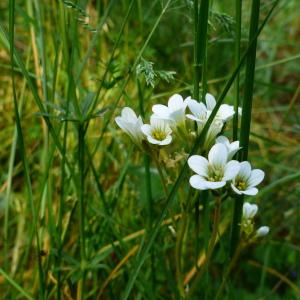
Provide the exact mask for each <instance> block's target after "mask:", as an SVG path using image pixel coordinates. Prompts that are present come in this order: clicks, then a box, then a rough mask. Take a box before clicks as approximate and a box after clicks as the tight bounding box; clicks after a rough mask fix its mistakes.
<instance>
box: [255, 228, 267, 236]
mask: <svg viewBox="0 0 300 300" xmlns="http://www.w3.org/2000/svg"><path fill="white" fill-rule="evenodd" d="M269 231H270V227H269V226H261V227H259V228H258V229H257V230H256V235H255V236H256V237H263V236H265V235H267V234H268V233H269Z"/></svg>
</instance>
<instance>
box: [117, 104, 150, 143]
mask: <svg viewBox="0 0 300 300" xmlns="http://www.w3.org/2000/svg"><path fill="white" fill-rule="evenodd" d="M115 121H116V123H117V124H118V126H119V127H120V128H121V129H122V130H123V131H125V132H126V133H127V134H128V135H129V136H130V138H131V139H132V141H133V142H134V143H135V144H136V145H138V146H141V145H142V141H143V140H144V139H145V137H144V134H143V132H142V130H141V126H142V125H143V121H142V118H141V117H140V116H139V117H137V116H136V114H135V112H134V111H133V110H132V109H131V108H129V107H124V108H123V109H122V112H121V116H118V117H116V118H115Z"/></svg>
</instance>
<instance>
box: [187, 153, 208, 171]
mask: <svg viewBox="0 0 300 300" xmlns="http://www.w3.org/2000/svg"><path fill="white" fill-rule="evenodd" d="M188 165H189V167H190V168H191V169H192V170H193V171H194V172H195V173H197V174H198V175H201V176H206V175H207V166H208V161H207V159H206V158H204V157H203V156H200V155H193V156H191V157H190V158H189V159H188Z"/></svg>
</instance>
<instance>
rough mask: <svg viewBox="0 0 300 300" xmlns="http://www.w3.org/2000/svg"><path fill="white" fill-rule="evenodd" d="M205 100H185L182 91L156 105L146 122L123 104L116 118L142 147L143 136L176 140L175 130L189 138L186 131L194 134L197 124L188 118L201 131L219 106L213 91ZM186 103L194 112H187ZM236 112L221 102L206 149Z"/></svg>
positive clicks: (151, 140) (158, 140) (152, 141)
mask: <svg viewBox="0 0 300 300" xmlns="http://www.w3.org/2000/svg"><path fill="white" fill-rule="evenodd" d="M205 100H206V105H205V104H204V103H199V102H197V101H196V100H193V99H191V97H187V98H186V99H185V100H184V99H183V98H182V96H181V95H178V94H175V95H173V96H172V97H171V98H170V99H169V101H168V105H167V106H166V105H162V104H156V105H153V107H152V112H153V114H152V116H151V117H150V124H143V121H142V119H141V117H137V116H136V114H135V112H134V111H133V110H132V109H131V108H129V107H125V108H123V110H122V113H121V116H118V117H116V119H115V120H116V123H117V124H118V126H119V127H120V128H121V129H123V130H124V131H125V132H126V133H127V134H128V135H129V136H130V138H131V139H132V141H133V142H134V143H135V144H136V145H137V146H139V147H140V148H143V147H142V145H143V141H144V140H146V141H148V142H149V143H150V144H154V145H159V146H164V145H169V144H170V143H171V142H172V140H173V136H172V134H174V135H176V136H177V137H181V138H184V139H186V138H187V135H189V136H193V134H192V133H193V130H194V128H195V126H189V125H191V124H187V123H188V122H187V120H192V121H196V123H197V130H198V133H200V132H201V130H202V129H203V127H204V125H205V123H206V121H207V120H208V118H209V116H210V114H211V112H212V110H213V109H214V107H215V106H216V100H215V98H214V97H213V96H212V95H211V94H206V96H205ZM187 107H188V108H189V110H190V112H191V114H186V112H185V111H186V108H187ZM239 113H240V110H239ZM233 115H234V108H233V106H230V105H228V104H222V105H221V106H220V108H219V110H218V112H217V115H216V117H215V118H214V120H213V122H212V124H211V126H210V128H209V130H208V133H207V135H206V141H205V148H206V149H208V148H209V146H210V145H211V144H212V143H213V141H214V139H215V138H216V136H217V135H218V134H220V132H221V131H222V129H223V127H224V124H225V123H226V122H227V121H229V120H230V119H232V117H233ZM189 128H192V129H189Z"/></svg>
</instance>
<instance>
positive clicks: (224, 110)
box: [205, 93, 234, 122]
mask: <svg viewBox="0 0 300 300" xmlns="http://www.w3.org/2000/svg"><path fill="white" fill-rule="evenodd" d="M205 101H206V108H207V110H208V115H210V114H211V112H212V111H213V109H214V108H215V106H216V99H215V97H214V96H213V95H211V94H208V93H207V94H206V95H205ZM233 115H234V108H233V106H232V105H228V104H222V105H221V106H220V108H219V110H218V112H217V114H216V118H217V119H220V120H222V121H223V122H227V121H229V120H230V119H231V118H232V117H233Z"/></svg>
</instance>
